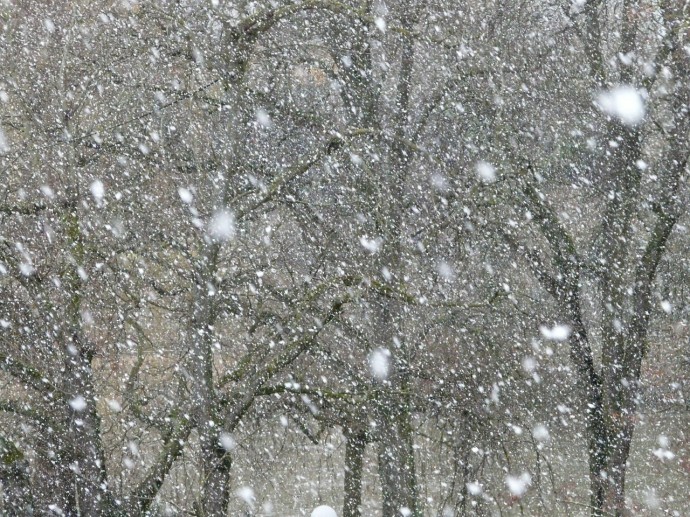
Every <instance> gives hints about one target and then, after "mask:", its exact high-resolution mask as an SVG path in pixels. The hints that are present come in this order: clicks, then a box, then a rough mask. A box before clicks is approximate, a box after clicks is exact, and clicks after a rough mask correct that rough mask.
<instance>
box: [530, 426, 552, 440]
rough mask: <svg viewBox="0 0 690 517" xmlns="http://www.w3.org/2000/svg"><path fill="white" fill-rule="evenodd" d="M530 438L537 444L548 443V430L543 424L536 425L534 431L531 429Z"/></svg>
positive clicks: (549, 436)
mask: <svg viewBox="0 0 690 517" xmlns="http://www.w3.org/2000/svg"><path fill="white" fill-rule="evenodd" d="M532 436H533V437H534V439H535V440H537V441H538V442H548V441H549V439H550V438H551V435H550V434H549V430H548V429H547V428H546V426H545V425H543V424H539V425H536V426H535V427H534V429H532Z"/></svg>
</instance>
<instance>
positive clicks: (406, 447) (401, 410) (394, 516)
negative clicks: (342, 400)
mask: <svg viewBox="0 0 690 517" xmlns="http://www.w3.org/2000/svg"><path fill="white" fill-rule="evenodd" d="M400 373H401V376H405V375H407V374H406V373H405V372H400ZM392 384H393V385H392V386H390V387H388V389H387V390H386V391H385V392H384V393H383V394H382V396H381V398H380V399H379V408H378V411H379V415H378V416H379V418H378V421H377V427H378V466H379V479H380V482H381V492H382V498H383V513H382V516H383V517H400V516H401V515H412V516H417V515H421V514H420V513H419V508H418V507H417V480H416V473H415V458H414V441H413V433H412V423H411V414H410V401H409V400H408V399H409V397H408V396H407V395H405V394H406V393H407V389H408V387H407V383H405V382H401V380H400V379H397V380H396V379H394V382H393V383H392ZM388 390H390V391H388ZM403 512H405V513H403ZM408 512H409V513H408Z"/></svg>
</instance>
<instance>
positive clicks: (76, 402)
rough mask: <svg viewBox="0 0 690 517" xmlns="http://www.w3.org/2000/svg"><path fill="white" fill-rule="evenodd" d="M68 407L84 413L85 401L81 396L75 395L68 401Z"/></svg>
mask: <svg viewBox="0 0 690 517" xmlns="http://www.w3.org/2000/svg"><path fill="white" fill-rule="evenodd" d="M69 405H70V407H71V408H72V409H74V410H75V411H84V410H85V409H86V400H85V399H84V397H82V396H81V395H77V396H76V397H74V398H73V399H71V400H70V401H69Z"/></svg>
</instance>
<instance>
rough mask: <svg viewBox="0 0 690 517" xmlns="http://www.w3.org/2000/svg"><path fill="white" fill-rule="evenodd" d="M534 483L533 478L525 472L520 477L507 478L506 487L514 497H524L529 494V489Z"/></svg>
mask: <svg viewBox="0 0 690 517" xmlns="http://www.w3.org/2000/svg"><path fill="white" fill-rule="evenodd" d="M531 483H532V476H530V475H529V474H528V473H527V472H523V473H522V474H520V475H519V476H511V475H510V474H509V475H507V476H506V486H507V487H508V490H509V491H510V493H511V495H513V496H514V497H522V496H523V495H525V493H526V492H527V488H528V487H529V485H530V484H531Z"/></svg>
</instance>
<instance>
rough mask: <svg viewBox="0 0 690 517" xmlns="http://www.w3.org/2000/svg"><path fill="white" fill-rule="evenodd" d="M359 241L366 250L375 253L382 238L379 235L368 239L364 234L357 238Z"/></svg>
mask: <svg viewBox="0 0 690 517" xmlns="http://www.w3.org/2000/svg"><path fill="white" fill-rule="evenodd" d="M359 243H360V244H361V245H362V247H363V248H364V249H365V250H367V251H368V252H370V253H376V252H377V251H378V250H379V248H380V247H381V244H382V243H383V239H382V238H381V237H376V238H374V239H369V238H367V237H366V236H362V237H360V238H359Z"/></svg>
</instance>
